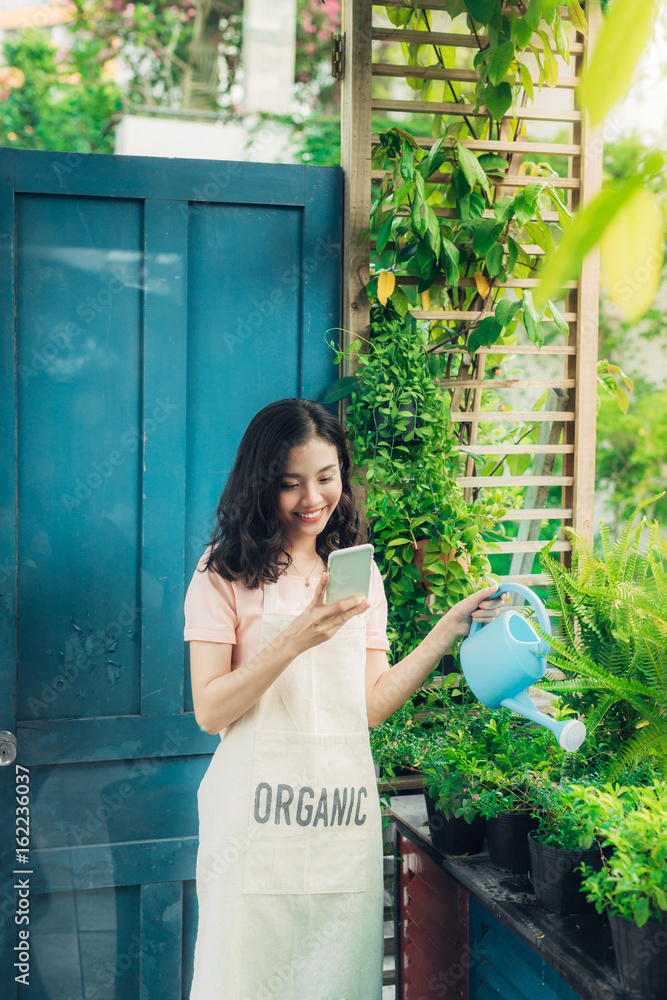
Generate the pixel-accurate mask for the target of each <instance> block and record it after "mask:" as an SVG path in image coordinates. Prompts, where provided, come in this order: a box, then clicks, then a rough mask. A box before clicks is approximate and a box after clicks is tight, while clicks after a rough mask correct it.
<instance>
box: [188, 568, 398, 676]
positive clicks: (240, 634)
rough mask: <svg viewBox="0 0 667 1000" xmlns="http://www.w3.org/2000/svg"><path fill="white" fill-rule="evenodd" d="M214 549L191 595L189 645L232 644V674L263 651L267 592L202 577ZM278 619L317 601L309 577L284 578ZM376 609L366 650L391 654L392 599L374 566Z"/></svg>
mask: <svg viewBox="0 0 667 1000" xmlns="http://www.w3.org/2000/svg"><path fill="white" fill-rule="evenodd" d="M207 554H208V550H207V551H206V552H205V553H204V554H203V556H202V557H201V559H200V560H199V563H198V565H197V569H196V570H195V572H194V575H193V577H192V580H191V582H190V586H189V587H188V591H187V594H186V595H185V629H184V631H183V637H184V639H185V641H186V642H189V641H190V640H191V639H201V640H203V641H204V642H229V643H232V644H233V645H234V649H233V650H232V670H234V668H235V667H238V666H240V664H241V663H244V662H245V661H246V660H249V659H252V657H253V656H255V655H256V654H257V652H258V651H259V641H260V634H261V626H262V611H263V608H264V591H263V590H262V588H261V587H258V588H257V589H256V590H249V589H248V588H247V587H246V586H245V585H244V584H243V583H241V582H237V581H230V580H225V579H224V578H223V577H221V576H220V575H219V574H218V573H216V572H215V571H214V570H211V569H207V570H204V572H203V573H202V572H201V570H202V569H203V567H204V563H205V560H206V556H207ZM277 596H278V614H282V615H299V614H301V612H302V611H304V610H305V608H307V607H308V605H309V604H310V602H311V601H312V599H313V584H312V583H311V585H310V587H306V581H305V580H304V579H303V577H297V576H292V575H291V574H290V575H289V576H285V575H284V574H283V576H281V577H279V579H278V591H277ZM369 601H370V605H371V606H370V608H368V610H367V611H366V612H364V618H365V619H366V648H367V649H385V650H388V649H389V642H388V640H387V599H386V597H385V596H384V586H383V584H382V577H381V576H380V571H379V569H378V568H377V566H376V565H375V563H373V571H372V574H371V591H370V595H369Z"/></svg>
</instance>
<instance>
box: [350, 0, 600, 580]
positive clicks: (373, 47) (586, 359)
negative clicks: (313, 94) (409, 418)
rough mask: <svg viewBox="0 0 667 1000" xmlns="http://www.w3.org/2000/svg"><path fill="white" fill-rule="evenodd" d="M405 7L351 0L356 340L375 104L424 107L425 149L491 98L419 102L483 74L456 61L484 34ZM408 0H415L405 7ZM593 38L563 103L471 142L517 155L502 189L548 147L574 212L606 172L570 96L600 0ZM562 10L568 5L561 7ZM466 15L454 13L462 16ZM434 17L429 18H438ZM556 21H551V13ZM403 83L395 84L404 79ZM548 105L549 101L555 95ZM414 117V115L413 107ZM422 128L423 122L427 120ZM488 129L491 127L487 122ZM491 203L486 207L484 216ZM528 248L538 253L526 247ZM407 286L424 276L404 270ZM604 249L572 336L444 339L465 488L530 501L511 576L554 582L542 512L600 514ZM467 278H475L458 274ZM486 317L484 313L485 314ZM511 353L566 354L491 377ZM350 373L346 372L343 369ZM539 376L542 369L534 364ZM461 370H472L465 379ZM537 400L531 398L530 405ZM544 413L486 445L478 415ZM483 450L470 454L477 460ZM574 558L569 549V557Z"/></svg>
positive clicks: (568, 304) (532, 109)
mask: <svg viewBox="0 0 667 1000" xmlns="http://www.w3.org/2000/svg"><path fill="white" fill-rule="evenodd" d="M389 6H392V7H405V6H406V3H404V0H384V2H383V3H377V4H376V3H373V2H372V0H344V3H343V24H342V28H343V35H344V76H343V106H342V163H343V167H344V170H345V184H346V195H345V233H346V237H345V247H346V260H345V270H344V290H343V327H344V329H345V331H346V334H345V336H346V338H347V342H348V343H349V342H350V340H353V339H355V338H358V337H363V338H366V337H367V335H368V324H369V305H368V298H367V296H366V292H365V287H366V285H367V283H368V281H369V277H370V273H371V272H370V260H371V256H370V255H371V246H370V244H369V242H368V241H366V243H365V244H364V245H362V246H360V245H359V236H360V234H361V233H362V232H363V231H364V230H365V229H366V228H367V227H368V216H369V207H370V202H371V180H372V179H373V178H375V177H378V178H379V177H381V176H382V175H383V172H382V171H377V172H376V171H373V170H372V168H371V149H372V141H373V136H372V134H371V112H372V111H376V112H389V113H392V114H393V115H395V116H396V117H395V123H396V124H400V123H401V120H400V115H401V114H405V113H410V115H411V116H415V115H423V116H424V123H425V124H424V128H423V134H422V136H421V137H420V138H419V139H418V141H419V142H420V145H422V146H423V148H428V146H429V145H430V144H432V143H433V142H434V141H435V140H434V139H433V138H431V137H430V131H431V130H430V120H429V118H428V117H427V116H429V115H434V114H444V115H449V116H453V115H461V116H463V115H466V116H468V117H471V116H477V117H479V118H481V117H483V116H484V114H485V109H484V108H480V109H478V110H477V111H475V108H474V104H473V103H470V102H467V101H466V99H465V97H464V96H463V97H462V99H461V100H460V101H459V102H458V103H457V102H455V101H454V100H452V101H442V102H435V101H430V100H428V101H422V100H417V99H415V97H414V91H412V90H411V89H410V88H409V87H408V86H407V84H405V79H406V78H407V77H410V78H417V77H420V76H421V77H424V78H430V79H437V80H444V81H447V80H452V81H459V82H461V83H462V84H474V81H475V79H476V76H477V73H476V72H475V71H474V70H472V69H469V68H467V67H465V66H463V65H461V63H462V62H463V57H464V55H465V54H466V52H467V53H468V54H469V52H470V49H471V48H475V49H476V48H477V46H478V41H477V39H476V38H475V37H474V36H473V35H471V34H468V33H467V32H466V31H465V29H464V30H463V32H461V28H460V27H459V28H458V32H459V33H456V32H453V31H435V30H432V31H421V30H420V31H414V30H409V29H401V28H396V27H391V26H390V27H388V26H387V19H386V17H385V18H383V17H382V14H383V10H384V8H386V7H389ZM407 6H409V7H413V6H414V3H413V0H409V3H408V4H407ZM416 6H417V7H418V8H419V9H421V10H425V11H429V12H430V13H431V18H433V17H434V16H435V17H436V18H437V16H438V15H440V16H441V15H442V12H443V11H444V10H445V9H446V0H417V5H416ZM586 15H587V19H588V25H589V32H588V38H587V39H586V38H584V37H583V36H582V35H579V34H577V35H576V37H574V40H572V41H571V43H570V55H571V59H570V64H569V66H566V65H565V63H564V62H563V61H562V60H559V78H558V83H557V85H556V87H555V88H554V90H555V91H556V92H558V93H559V94H560V95H562V97H559V98H558V100H557V106H549V104H548V103H547V102H546V101H545V100H544V96H543V93H544V92H545V91H547V90H548V88H546V87H544V88H543V92H540V91H537V90H536V92H535V100H534V102H532V103H528V102H525V103H524V106H522V107H517V108H513V109H510V111H509V112H508V114H507V115H506V116H505V118H504V119H503V121H502V123H501V129H500V137H499V138H497V139H483V140H472V139H468V140H465V142H464V145H466V146H467V147H468V148H470V149H471V150H474V151H476V152H478V151H483V152H494V153H504V154H506V155H507V154H509V156H508V160H509V169H508V172H507V175H506V176H505V177H503V178H502V179H498V181H497V183H496V190H497V193H498V197H501V196H502V195H503V194H506V193H511V192H512V193H515V192H516V189H517V188H519V187H521V186H523V185H526V184H528V183H531V182H533V181H534V180H535V179H536V178H535V177H531V176H525V175H523V174H522V173H521V171H520V165H521V163H522V161H523V160H524V159H525V158H527V157H528V158H530V159H533V157H534V156H537V157H538V158H539V156H540V155H546V154H554V153H556V154H559V155H560V156H563V157H565V158H566V160H567V164H568V170H567V176H563V177H561V178H560V179H559V180H558V182H557V184H556V185H555V186H556V187H557V188H558V189H559V190H561V191H563V192H565V194H566V196H567V201H568V206H569V207H570V209H571V210H574V209H576V208H577V207H578V206H579V205H580V204H585V203H586V202H587V201H588V200H590V199H591V198H592V197H593V196H594V195H595V194H596V193H597V192H598V190H599V188H600V184H601V175H602V135H601V130H600V129H598V130H596V131H593V130H591V129H589V128H588V127H587V123H586V122H585V121H584V120H582V115H581V113H580V111H579V110H578V109H577V107H576V104H575V101H574V90H575V87H576V85H577V82H578V80H579V77H580V75H581V72H582V68H583V66H584V64H585V61H586V59H587V57H588V51H589V48H590V46H591V44H592V42H593V40H594V38H595V35H596V32H597V30H598V26H599V24H600V20H601V11H600V4H599V2H597V3H594V2H590V0H589V2H587V3H586ZM565 16H566V13H565V11H564V17H565ZM460 23H461V22H457V24H459V25H460ZM431 24H433V20H431ZM542 27H543V28H545V30H548V29H547V27H546V25H545V24H542ZM386 42H396V43H405V44H414V43H419V45H429V44H430V45H437V46H440V47H441V48H442V47H445V48H447V49H449V50H453V51H454V52H455V53H456V57H457V58H455V59H454V60H451V59H449V60H447V61H448V62H452V61H453V62H454V65H453V67H452V66H447V67H442V66H429V67H415V66H410V65H408V64H407V63H406V64H405V65H395V64H390V63H388V62H386V61H384V60H383V59H382V56H381V54H380V53H378V48H381V44H382V43H386ZM387 79H391V80H392V81H394V82H393V83H392V92H391V97H390V98H388V97H387V96H386V95H385V96H382V97H380V96H377V94H375V93H374V88H373V83H374V80H378V81H380V80H385V81H386V80H387ZM400 87H402V88H403V90H402V91H400V92H396V91H397V88H400ZM552 103H553V102H552ZM517 118H518V119H519V120H520V121H523V122H524V123H525V128H526V135H525V136H523V137H516V138H512V137H511V136H512V130H511V127H510V126H511V123H512V120H513V119H517ZM413 120H414V118H413ZM539 123H559V124H560V125H561V127H562V131H564V132H565V135H564V136H559V141H547V142H545V141H542V140H541V139H539V140H538V141H535V142H533V141H530V142H529V141H528V140H530V139H531V138H532V136H533V135H534V134H535V130H536V129H537V128H538V127H539ZM420 131H421V130H420ZM489 131H490V130H489ZM436 214H438V215H440V216H446V217H449V218H453V217H455V215H456V212H455V210H453V209H448V208H440V209H437V210H436ZM487 214H490V213H487ZM542 218H543V219H545V220H548V221H556V220H557V215H556V213H546V212H543V213H542ZM529 252H531V253H533V252H537V249H536V248H531V249H530V251H529ZM399 280H400V281H401V282H403V283H404V284H409V283H411V282H412V283H414V282H415V280H416V279H409V278H408V279H405V278H403V279H399ZM599 280H600V279H599V259H598V254H597V252H596V251H595V252H593V253H591V254H590V255H589V256H588V258H587V259H586V261H585V263H584V266H583V268H582V271H581V274H580V276H579V280H578V281H575V282H570V283H569V284H568V286H567V288H566V290H565V300H564V301H565V311H564V313H563V317H564V319H565V321H566V323H567V325H568V327H569V334H568V335H565V334H564V333H563V334H559V338H558V339H556V340H554V339H551V340H550V342H549V343H548V345H546V346H544V347H543V348H542V349H541V351H540V352H538V350H537V348H536V347H535V345H534V344H531V343H530V342H529V341H528V340H527V338H526V339H525V340H524V341H523V342H520V343H519V344H518V345H517V346H512V347H495V346H492V347H487V348H480V349H479V350H477V351H476V352H475V356H474V357H471V356H470V355H468V356H467V357H466V356H465V353H466V352H465V349H464V348H462V347H457V348H446V350H447V351H449V352H450V353H458V354H460V355H463V359H462V360H463V361H464V362H465V364H466V367H465V368H462V369H461V370H460V371H459V373H458V374H459V377H458V378H452V379H448V380H443V381H442V383H441V384H442V385H443V387H446V388H449V389H452V390H453V391H454V398H453V405H452V411H453V412H452V417H453V420H454V421H456V422H457V423H460V424H463V425H465V427H466V428H467V429H468V430H467V433H466V435H465V451H466V452H467V453H468V455H469V457H468V459H467V462H466V468H465V470H464V471H465V474H464V475H463V476H462V477H461V478H460V480H459V482H460V484H461V486H462V487H463V488H464V489H465V490H466V491H467V492H468V495H470V491H472V490H475V491H477V490H481V491H482V495H484V490H485V489H489V488H492V487H496V488H497V487H498V486H513V487H519V488H520V489H521V491H522V492H523V499H524V505H523V507H522V508H521V509H516V510H511V511H508V513H507V515H506V520H513V521H521V522H522V524H520V526H519V536H518V538H517V539H514V540H512V541H508V542H505V543H503V545H502V550H503V551H504V552H507V553H512V555H513V559H512V567H511V572H510V574H509V575H508V576H506V577H504V579H511V580H513V581H517V582H519V581H520V582H524V583H533V584H535V583H541V582H544V580H545V579H546V578H545V577H543V576H541V575H540V574H536V573H533V572H531V570H530V567H531V566H532V561H533V558H534V554H535V553H537V552H539V550H540V549H541V548H542V546H543V545H544V544H545V542H544V541H541V540H539V531H540V525H541V524H542V523H543V521H544V520H545V519H547V520H548V521H549V523H552V522H554V521H556V522H560V523H561V524H562V525H563V526H564V525H572V526H574V527H575V528H576V530H577V531H579V532H581V533H582V534H583V535H585V536H588V537H590V536H592V534H593V525H594V510H593V499H594V479H595V421H596V392H597V338H598V303H599ZM463 281H464V282H465V281H467V282H468V283H471V282H473V279H472V278H468V279H463ZM536 284H537V280H536V279H532V278H526V279H514V278H509V279H508V280H507V282H506V284H505V287H509V288H511V287H515V288H516V287H519V288H530V287H534V286H535V285H536ZM411 312H412V314H413V315H414V316H415V318H416V319H420V320H443V319H444V320H458V319H468V318H472V316H479V315H480V314H479V313H474V314H470V316H469V314H468V313H463V312H455V311H452V310H437V309H430V310H418V309H412V310H411ZM484 315H486V314H484ZM489 354H491V355H507V356H515V358H516V362H515V363H516V364H517V366H519V363H520V362H521V360H522V358H523V359H524V363H529V364H531V366H532V367H533V368H535V367H536V364H537V365H538V366H540V367H541V366H542V365H543V364H544V363H551V364H553V363H554V362H556V363H559V364H558V367H559V371H558V372H556V373H554V372H548V377H547V378H542V377H532V376H530V377H517V378H515V377H509V378H500V379H498V378H494V379H489V378H486V377H485V372H484V369H485V359H486V356H487V355H489ZM342 374H347V373H346V372H343V373H342ZM538 374H541V373H539V372H538ZM461 376H463V377H461ZM489 388H493V390H496V391H498V392H501V393H502V392H503V391H511V390H516V389H519V390H522V391H523V392H524V394H525V393H526V391H529V392H532V393H534V397H535V399H536V398H537V397H538V396H540V395H542V394H543V393H544V392H545V391H546V392H547V393H548V395H547V402H546V405H545V406H544V407H543V408H541V409H540V410H538V411H533V410H531V409H530V408H528V409H526V408H525V406H524V407H523V408H519V407H517V408H512V407H510V406H508V407H507V408H505V407H503V408H499V407H498V408H494V409H491V410H489V409H488V408H483V406H484V404H483V398H482V394H483V391H484V390H485V389H489ZM530 405H532V404H531V403H530V402H529V404H528V406H530ZM527 421H530V422H536V423H539V424H540V425H541V433H540V435H539V440H538V441H537V442H536V443H529V444H512V445H506V444H498V443H493V444H490V443H485V441H484V440H483V437H482V436H481V435H479V434H478V429H479V427H480V424H482V425H486V426H489V425H490V424H492V423H498V422H502V423H503V424H508V425H512V424H517V423H519V422H527ZM511 454H514V455H516V454H523V455H530V456H532V463H531V466H530V468H529V469H528V470H526V474H525V475H521V476H506V475H502V476H480V475H475V474H474V473H475V458H476V457H477V456H494V455H497V456H498V458H499V459H501V458H502V456H503V455H511ZM471 456H474V457H471ZM558 456H562V462H561V468H560V469H559V470H558V474H554V471H553V470H554V462H555V460H556V459H557V457H558ZM554 487H555V488H558V489H559V490H560V506H559V507H557V508H555V507H549V508H548V509H545V506H544V505H545V504H546V496H547V493H548V491H549V489H553V488H554ZM569 548H570V545H569V542H568V541H567V540H566V539H565V537H564V536H562V538H561V540H560V541H558V542H556V544H555V549H556V551H560V552H562V553H567V552H568V551H569ZM565 558H567V556H565Z"/></svg>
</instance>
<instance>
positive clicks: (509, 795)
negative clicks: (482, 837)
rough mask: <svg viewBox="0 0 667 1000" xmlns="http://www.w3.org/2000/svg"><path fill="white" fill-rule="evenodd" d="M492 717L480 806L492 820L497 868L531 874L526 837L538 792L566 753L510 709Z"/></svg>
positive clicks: (532, 826)
mask: <svg viewBox="0 0 667 1000" xmlns="http://www.w3.org/2000/svg"><path fill="white" fill-rule="evenodd" d="M493 714H494V716H495V717H494V718H492V719H490V720H489V722H488V723H487V726H486V727H485V729H486V732H485V745H484V748H483V756H484V757H485V759H486V764H485V765H483V766H482V767H481V768H480V771H479V772H477V773H478V774H479V777H480V779H481V783H482V786H483V787H482V789H481V791H480V792H479V799H478V807H479V810H480V812H481V813H482V815H484V816H485V817H486V819H487V838H488V843H489V854H490V857H491V861H492V862H493V864H494V865H496V867H498V868H503V869H505V870H507V871H510V872H514V873H517V874H518V873H526V872H528V871H529V870H530V855H529V852H528V840H527V835H528V834H529V833H530V832H531V831H532V830H534V829H535V827H536V826H537V820H536V819H535V816H534V812H535V811H536V788H537V786H538V783H539V782H540V781H552V780H554V779H555V777H556V776H557V774H558V773H559V770H560V767H561V766H562V762H563V758H564V751H563V750H561V748H560V747H559V746H558V744H557V743H556V742H555V740H554V738H553V736H552V735H551V733H550V732H549V731H548V730H546V729H543V728H542V727H533V726H532V725H531V724H529V723H526V722H525V721H524V720H519V719H517V718H516V717H515V716H513V715H511V714H510V713H509V712H507V711H506V710H505V709H499V710H497V712H494V713H493ZM475 777H477V774H476V775H475Z"/></svg>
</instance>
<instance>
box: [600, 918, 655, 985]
mask: <svg viewBox="0 0 667 1000" xmlns="http://www.w3.org/2000/svg"><path fill="white" fill-rule="evenodd" d="M607 913H608V914H609V925H610V927H611V936H612V939H613V942H614V951H615V952H616V963H617V965H618V971H619V975H620V978H621V983H622V984H623V987H624V988H625V989H626V990H627V991H628V993H629V994H630V995H631V996H633V997H641V1000H665V990H666V985H665V984H667V924H658V923H655V922H654V921H652V920H649V921H648V922H647V923H645V924H644V926H643V927H639V926H638V925H637V924H636V923H635V922H634V921H632V920H626V918H625V917H621V916H619V914H617V913H610V912H609V911H607Z"/></svg>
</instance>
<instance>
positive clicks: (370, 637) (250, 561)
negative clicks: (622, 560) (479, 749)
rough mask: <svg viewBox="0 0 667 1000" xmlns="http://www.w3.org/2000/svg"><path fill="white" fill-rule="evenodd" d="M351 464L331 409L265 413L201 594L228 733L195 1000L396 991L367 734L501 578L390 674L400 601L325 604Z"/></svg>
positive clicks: (204, 851)
mask: <svg viewBox="0 0 667 1000" xmlns="http://www.w3.org/2000/svg"><path fill="white" fill-rule="evenodd" d="M349 477H350V458H349V455H348V452H347V448H346V445H345V439H344V436H343V432H342V430H341V428H340V425H339V424H338V422H337V421H336V420H335V419H334V418H333V417H332V416H331V414H329V413H328V411H327V410H325V409H324V408H323V407H322V406H320V405H319V404H318V403H315V402H312V401H311V400H304V399H284V400H280V401H279V402H276V403H272V404H270V405H269V406H267V407H265V408H264V409H263V410H261V411H260V412H259V413H258V414H257V415H256V416H255V417H254V418H253V420H252V421H251V423H250V425H249V427H248V429H247V430H246V432H245V434H244V436H243V439H242V441H241V444H240V446H239V450H238V454H237V456H236V461H235V463H234V468H233V469H232V471H231V474H230V475H229V478H228V480H227V484H226V486H225V488H224V491H223V494H222V497H221V499H220V503H219V506H218V510H217V527H216V530H215V532H214V536H213V539H212V542H211V545H210V547H209V549H208V550H207V551H206V552H205V553H204V555H203V556H202V558H201V560H200V562H199V565H198V567H197V569H196V571H195V573H194V576H193V578H192V582H191V584H190V587H189V589H188V593H187V596H186V601H185V639H186V640H188V641H189V642H190V663H191V677H192V696H193V701H194V709H195V716H196V719H197V722H198V723H199V725H200V726H201V727H202V728H203V729H205V730H206V731H207V732H209V733H220V735H221V737H222V739H221V742H220V745H219V747H218V749H217V750H216V752H215V753H214V755H213V757H212V759H211V762H210V764H209V767H208V769H207V771H206V773H205V775H204V777H203V779H202V782H201V785H200V787H199V791H198V805H199V851H198V855H197V898H198V902H199V927H198V934H197V941H196V948H195V965H194V976H193V983H192V992H191V994H190V1000H380V998H381V995H382V954H383V929H382V924H383V872H382V832H381V815H380V803H379V799H378V794H377V786H376V780H375V772H374V767H373V760H372V757H371V753H370V746H369V740H368V727H369V726H376V725H378V724H379V723H380V722H382V721H384V719H386V718H387V717H388V716H389V715H391V713H392V712H393V711H395V709H397V708H398V707H399V706H400V705H402V704H403V703H404V702H405V701H406V700H407V698H408V697H409V696H410V695H411V694H412V693H413V692H414V691H415V690H416V689H417V688H418V687H419V686H420V685H421V684H422V683H423V681H424V680H425V679H426V678H427V676H428V675H429V673H430V672H431V670H432V669H433V667H434V666H435V665H436V663H437V662H438V661H439V660H440V658H441V657H442V655H443V654H444V653H446V652H447V651H448V650H449V649H450V648H451V646H452V643H453V642H454V641H455V640H456V639H457V638H458V637H459V636H463V635H466V634H467V632H468V629H469V627H470V623H471V620H472V619H474V620H475V621H481V622H482V623H484V622H485V621H487V620H489V619H490V618H492V617H494V616H495V615H496V613H497V611H496V608H497V606H498V605H500V603H501V601H500V600H493V599H492V595H493V593H494V592H495V590H496V587H488V588H486V589H485V590H481V591H479V592H478V593H476V594H473V595H472V596H471V597H468V598H466V599H465V600H463V601H461V602H460V603H459V604H457V605H456V606H455V607H454V608H452V609H451V610H450V611H448V612H447V614H446V615H444V616H443V617H441V618H440V619H439V621H438V622H437V623H436V624H435V625H434V627H433V628H432V629H431V631H430V633H429V634H428V635H427V636H426V638H425V639H424V640H423V642H421V643H420V645H419V646H418V647H417V648H416V649H415V650H414V651H413V652H412V653H410V654H409V656H407V657H406V658H405V659H404V660H402V661H401V662H400V663H397V664H395V665H394V666H393V667H391V669H390V667H389V663H388V660H387V650H388V649H389V643H388V642H387V636H386V621H387V604H386V600H385V596H384V591H383V586H382V578H381V577H380V573H379V571H378V569H377V567H376V566H375V565H374V566H373V576H372V584H371V592H370V597H369V599H368V601H367V600H365V599H364V598H363V597H361V596H359V597H352V598H349V599H348V600H345V601H340V602H339V603H337V604H333V605H331V606H326V605H325V604H324V596H325V591H326V586H327V583H328V575H327V573H326V572H325V570H326V560H327V556H328V555H329V553H330V552H331V551H332V550H334V549H337V548H345V547H347V546H350V545H353V544H355V542H357V541H358V523H359V516H358V514H357V512H356V510H355V507H354V501H353V496H352V490H351V487H350V478H349Z"/></svg>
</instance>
